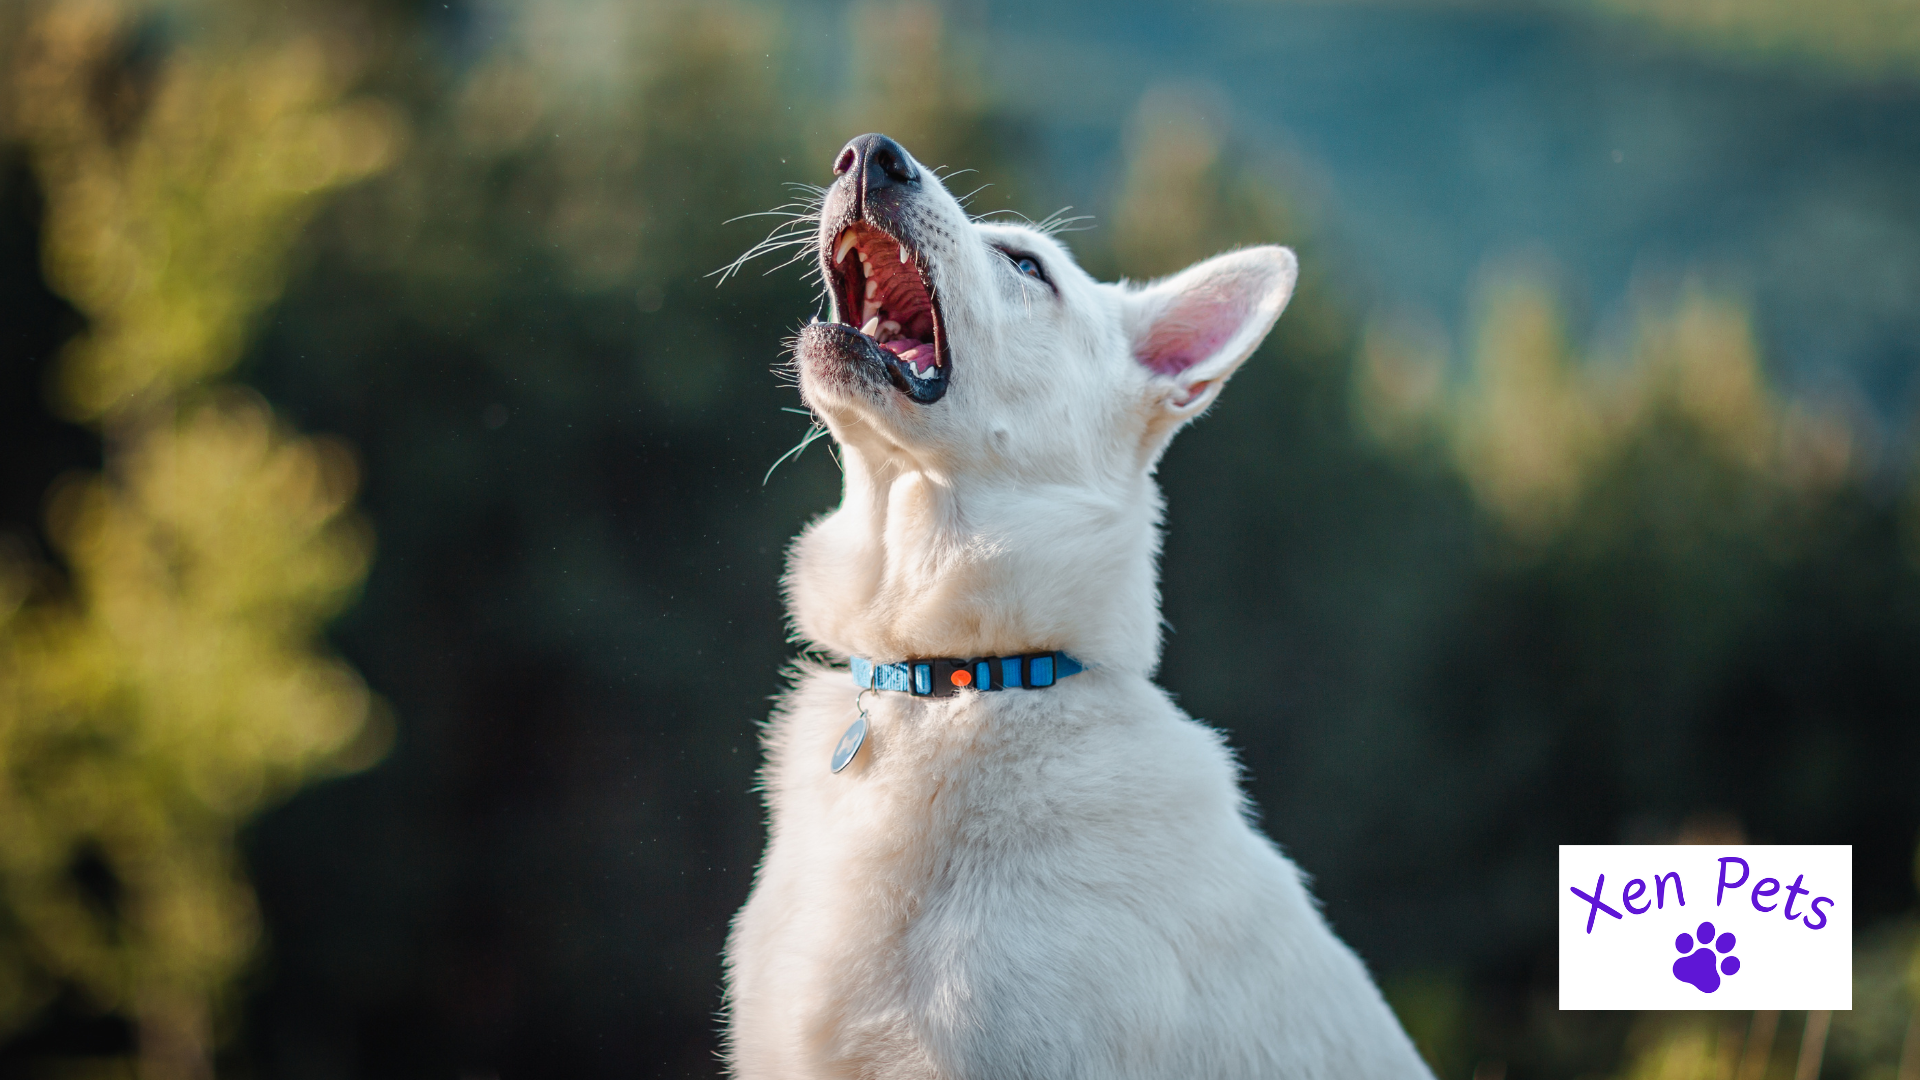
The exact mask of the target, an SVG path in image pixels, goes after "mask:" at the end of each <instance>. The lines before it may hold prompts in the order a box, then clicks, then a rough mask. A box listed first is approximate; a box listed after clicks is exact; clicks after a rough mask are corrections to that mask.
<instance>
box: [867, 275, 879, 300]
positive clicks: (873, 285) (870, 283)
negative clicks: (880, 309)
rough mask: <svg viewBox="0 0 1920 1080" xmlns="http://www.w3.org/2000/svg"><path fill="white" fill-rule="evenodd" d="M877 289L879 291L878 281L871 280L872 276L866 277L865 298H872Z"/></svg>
mask: <svg viewBox="0 0 1920 1080" xmlns="http://www.w3.org/2000/svg"><path fill="white" fill-rule="evenodd" d="M879 291H880V283H879V282H877V281H875V280H873V279H872V278H868V279H867V299H869V300H871V299H873V297H874V294H876V293H878V292H879Z"/></svg>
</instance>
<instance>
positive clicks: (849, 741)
mask: <svg viewBox="0 0 1920 1080" xmlns="http://www.w3.org/2000/svg"><path fill="white" fill-rule="evenodd" d="M866 741H867V714H865V713H861V714H860V718H859V719H858V720H855V721H854V722H853V725H852V726H851V727H849V728H847V733H846V734H845V735H842V736H840V745H838V746H836V747H834V748H833V760H832V762H830V764H831V765H832V766H833V771H834V772H839V771H840V770H841V769H844V768H846V767H847V765H848V764H849V763H850V762H852V761H853V759H854V756H855V755H857V754H859V753H860V747H861V745H862V744H864V743H865V742H866Z"/></svg>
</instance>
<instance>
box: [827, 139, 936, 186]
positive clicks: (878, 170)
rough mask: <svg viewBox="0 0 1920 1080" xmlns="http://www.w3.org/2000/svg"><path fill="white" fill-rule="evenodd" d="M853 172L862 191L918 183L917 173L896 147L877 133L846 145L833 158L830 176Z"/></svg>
mask: <svg viewBox="0 0 1920 1080" xmlns="http://www.w3.org/2000/svg"><path fill="white" fill-rule="evenodd" d="M848 173H853V174H854V175H855V176H858V177H860V178H861V184H860V186H861V188H862V190H864V191H868V192H873V191H879V190H880V189H882V188H890V187H905V186H907V185H908V184H917V183H919V182H920V170H919V169H916V168H914V165H913V159H912V158H910V157H908V156H907V152H906V151H905V150H903V149H901V148H900V144H899V143H897V142H894V141H893V140H892V139H889V138H887V137H886V136H885V135H881V134H878V133H875V134H872V135H862V136H860V137H859V138H857V139H855V140H853V141H852V142H850V143H848V144H847V145H846V147H845V148H844V149H842V150H841V151H840V156H839V157H837V158H835V159H834V162H833V175H835V176H845V175H847V174H848Z"/></svg>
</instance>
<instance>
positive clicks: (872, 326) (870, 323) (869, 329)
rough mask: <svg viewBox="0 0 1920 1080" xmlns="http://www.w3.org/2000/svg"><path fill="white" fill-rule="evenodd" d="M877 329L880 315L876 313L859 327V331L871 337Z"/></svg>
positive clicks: (878, 328) (878, 329)
mask: <svg viewBox="0 0 1920 1080" xmlns="http://www.w3.org/2000/svg"><path fill="white" fill-rule="evenodd" d="M879 331H880V316H878V315H875V316H874V317H873V318H871V319H868V320H867V324H866V325H865V326H862V327H861V328H860V332H861V333H863V334H865V335H867V336H868V337H872V336H873V335H874V334H876V333H878V332H879Z"/></svg>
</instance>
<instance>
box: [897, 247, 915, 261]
mask: <svg viewBox="0 0 1920 1080" xmlns="http://www.w3.org/2000/svg"><path fill="white" fill-rule="evenodd" d="M911 262H913V260H912V259H909V258H907V245H905V244H901V245H900V263H901V265H903V266H904V265H906V264H908V263H911Z"/></svg>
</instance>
